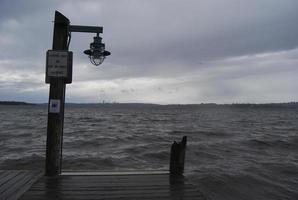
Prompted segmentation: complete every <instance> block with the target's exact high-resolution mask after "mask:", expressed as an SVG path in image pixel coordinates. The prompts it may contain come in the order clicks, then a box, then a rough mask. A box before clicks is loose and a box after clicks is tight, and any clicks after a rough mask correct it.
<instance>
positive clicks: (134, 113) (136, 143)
mask: <svg viewBox="0 0 298 200" xmlns="http://www.w3.org/2000/svg"><path fill="white" fill-rule="evenodd" d="M46 123H47V108H46V106H0V144H1V151H0V154H1V156H0V169H39V168H42V169H43V167H44V158H45V143H46ZM183 135H186V136H188V146H187V148H188V149H187V155H186V174H185V175H186V177H187V178H188V179H189V180H190V181H191V182H193V183H194V184H195V185H197V186H198V188H199V190H200V191H202V192H203V193H204V194H205V196H206V197H207V199H212V200H217V199H232V200H241V199H260V200H263V199H264V200H265V199H272V200H277V199H293V200H295V199H298V189H297V188H298V107H278V106H275V107H261V106H259V107H231V106H211V107H206V106H153V105H152V106H144V105H139V106H137V105H97V106H95V105H93V106H92V105H88V106H87V105H84V106H82V105H76V106H68V107H67V108H66V111H65V128H64V143H63V145H64V147H63V168H64V169H68V170H69V169H73V170H109V171H111V170H112V171H113V170H114V171H121V170H122V171H124V170H147V169H154V170H166V169H168V164H169V151H170V145H171V143H172V142H173V140H180V139H181V137H182V136H183Z"/></svg>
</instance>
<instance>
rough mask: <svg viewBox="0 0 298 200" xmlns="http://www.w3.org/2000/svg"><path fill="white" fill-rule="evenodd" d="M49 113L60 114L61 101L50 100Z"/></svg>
mask: <svg viewBox="0 0 298 200" xmlns="http://www.w3.org/2000/svg"><path fill="white" fill-rule="evenodd" d="M49 113H60V100H59V99H50V108H49Z"/></svg>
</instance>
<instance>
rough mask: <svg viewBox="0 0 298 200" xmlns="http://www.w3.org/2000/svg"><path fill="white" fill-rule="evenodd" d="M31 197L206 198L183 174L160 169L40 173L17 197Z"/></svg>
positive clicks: (26, 198) (31, 199)
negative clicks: (148, 171) (158, 170)
mask: <svg viewBox="0 0 298 200" xmlns="http://www.w3.org/2000/svg"><path fill="white" fill-rule="evenodd" d="M20 199H22V200H34V199H74V200H75V199H127V200H128V199H129V200H131V199H142V200H143V199H144V200H146V199H148V200H149V199H165V200H166V199H185V200H186V199H190V200H193V199H196V200H200V199H205V198H204V197H203V195H202V194H201V193H200V192H199V191H198V190H197V189H196V188H195V187H194V186H193V185H191V184H187V183H184V178H183V177H179V178H178V177H176V178H173V177H171V176H170V175H169V174H164V173H163V174H159V173H151V174H150V173H130V174H129V173H112V174H110V173H101V174H100V173H79V174H78V173H64V174H62V175H60V176H56V177H45V176H44V177H42V178H40V179H39V180H38V181H37V182H36V183H35V184H33V185H32V186H31V188H30V189H29V190H28V191H27V192H25V193H24V194H23V196H22V197H21V198H20Z"/></svg>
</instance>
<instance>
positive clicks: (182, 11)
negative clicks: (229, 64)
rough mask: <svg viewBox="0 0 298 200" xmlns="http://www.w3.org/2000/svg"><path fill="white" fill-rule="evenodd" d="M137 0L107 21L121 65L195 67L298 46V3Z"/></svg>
mask: <svg viewBox="0 0 298 200" xmlns="http://www.w3.org/2000/svg"><path fill="white" fill-rule="evenodd" d="M139 2H140V3H136V1H134V3H136V4H135V5H129V6H126V9H123V8H125V5H122V4H120V5H119V6H121V8H119V9H117V6H116V11H117V12H116V14H114V15H113V17H112V19H111V20H113V23H106V24H107V25H108V24H112V27H109V28H108V29H111V30H110V32H109V33H107V38H109V37H110V36H111V37H113V40H111V41H109V42H110V44H111V46H112V47H114V48H113V53H114V54H115V55H117V56H115V57H113V58H111V59H113V61H115V62H117V63H121V62H122V63H123V62H125V63H128V64H135V65H139V64H141V65H142V64H146V63H151V64H155V63H160V62H169V61H175V62H177V63H181V64H193V65H196V64H198V63H199V62H201V61H205V60H212V59H218V58H224V57H233V56H241V55H247V54H257V53H262V52H272V51H280V50H287V49H292V48H295V47H297V45H298V38H297V37H296V36H297V34H298V26H296V21H297V19H298V12H297V11H296V8H297V7H298V2H297V1H296V2H295V1H282V2H281V1H224V2H222V1H212V0H211V1H179V2H177V1H175V3H174V5H173V4H171V1H159V2H158V3H157V2H156V1H150V3H148V2H145V3H144V1H139ZM122 6H123V7H122ZM109 8H110V7H109V6H107V10H105V11H104V12H112V10H109ZM113 9H115V7H113ZM115 25H116V26H115ZM109 35H110V36H109Z"/></svg>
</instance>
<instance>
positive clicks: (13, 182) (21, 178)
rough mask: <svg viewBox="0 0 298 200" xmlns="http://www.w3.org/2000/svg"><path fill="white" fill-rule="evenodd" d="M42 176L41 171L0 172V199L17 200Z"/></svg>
mask: <svg viewBox="0 0 298 200" xmlns="http://www.w3.org/2000/svg"><path fill="white" fill-rule="evenodd" d="M42 175H43V174H42V173H41V171H29V170H0V199H1V200H6V199H7V200H14V199H18V198H19V197H20V196H21V195H22V194H23V193H24V192H25V191H26V190H28V189H29V188H30V187H31V185H32V184H33V183H34V182H35V181H37V180H38V179H39V178H40V177H41V176H42Z"/></svg>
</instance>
